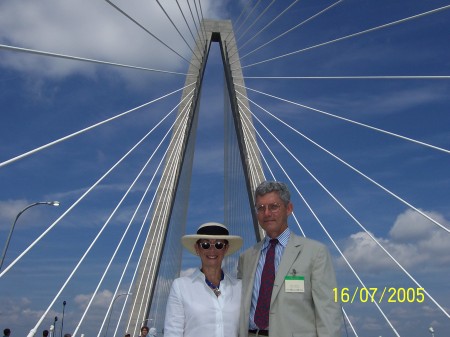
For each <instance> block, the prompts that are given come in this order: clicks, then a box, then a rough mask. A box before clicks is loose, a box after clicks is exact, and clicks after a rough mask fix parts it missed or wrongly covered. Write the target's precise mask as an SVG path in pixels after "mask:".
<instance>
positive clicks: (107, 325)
mask: <svg viewBox="0 0 450 337" xmlns="http://www.w3.org/2000/svg"><path fill="white" fill-rule="evenodd" d="M124 295H126V296H128V295H133V294H132V293H123V294H119V295H117V296H116V297H115V298H114V300H113V301H112V304H111V311H110V312H109V317H108V324H106V330H105V337H106V335H107V334H108V328H109V321H110V320H111V314H112V312H113V308H114V303H115V302H116V300H117V299H118V298H119V297H120V296H124Z"/></svg>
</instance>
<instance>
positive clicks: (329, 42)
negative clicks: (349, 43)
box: [233, 5, 450, 70]
mask: <svg viewBox="0 0 450 337" xmlns="http://www.w3.org/2000/svg"><path fill="white" fill-rule="evenodd" d="M449 8H450V5H447V6H443V7H440V8H436V9H433V10H430V11H427V12H424V13H420V14H417V15H413V16H409V17H407V18H404V19H401V20H397V21H393V22H389V23H386V24H384V25H381V26H377V27H373V28H369V29H366V30H363V31H361V32H358V33H354V34H350V35H346V36H343V37H340V38H337V39H334V40H331V41H327V42H323V43H319V44H316V45H314V46H310V47H306V48H303V49H299V50H295V51H293V52H290V53H287V54H283V55H279V56H275V57H272V58H269V59H266V60H262V61H259V62H256V63H252V64H249V65H246V66H241V68H242V69H243V68H248V67H253V66H255V65H258V64H262V63H266V62H270V61H274V60H278V59H280V58H284V57H287V56H291V55H295V54H299V53H302V52H304V51H307V50H311V49H314V48H318V47H322V46H326V45H329V44H332V43H335V42H339V41H343V40H346V39H349V38H352V37H356V36H360V35H363V34H367V33H370V32H373V31H376V30H380V29H384V28H387V27H391V26H394V25H397V24H400V23H404V22H407V21H409V20H414V19H418V18H421V17H423V16H426V15H430V14H435V13H437V12H440V11H443V10H446V9H449ZM233 70H235V69H233Z"/></svg>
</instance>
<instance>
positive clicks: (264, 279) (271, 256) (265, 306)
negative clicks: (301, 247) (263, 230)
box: [254, 239, 278, 330]
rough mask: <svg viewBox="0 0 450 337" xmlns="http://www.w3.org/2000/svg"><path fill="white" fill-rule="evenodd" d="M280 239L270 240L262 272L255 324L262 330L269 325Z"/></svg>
mask: <svg viewBox="0 0 450 337" xmlns="http://www.w3.org/2000/svg"><path fill="white" fill-rule="evenodd" d="M277 243H278V240H277V239H272V240H270V247H269V250H268V251H267V254H266V261H265V262H264V268H263V271H262V274H261V286H260V288H259V295H258V303H257V304H256V311H255V319H254V320H255V324H256V325H257V326H258V328H259V329H260V330H266V329H267V327H268V326H269V309H270V298H271V297H272V289H273V283H274V281H275V246H276V245H277Z"/></svg>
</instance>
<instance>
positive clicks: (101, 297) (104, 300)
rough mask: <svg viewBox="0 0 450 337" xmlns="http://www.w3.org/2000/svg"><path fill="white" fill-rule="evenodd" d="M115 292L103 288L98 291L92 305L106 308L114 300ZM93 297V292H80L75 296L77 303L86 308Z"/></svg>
mask: <svg viewBox="0 0 450 337" xmlns="http://www.w3.org/2000/svg"><path fill="white" fill-rule="evenodd" d="M112 296H113V293H112V292H111V291H110V290H107V289H106V290H103V291H100V292H98V293H97V295H96V296H95V298H94V300H93V301H92V306H96V307H101V308H106V307H108V305H109V303H110V302H111V300H112ZM91 298H92V294H80V295H77V296H75V303H76V304H77V305H79V306H80V308H83V309H85V308H86V307H87V305H88V303H89V301H90V300H91Z"/></svg>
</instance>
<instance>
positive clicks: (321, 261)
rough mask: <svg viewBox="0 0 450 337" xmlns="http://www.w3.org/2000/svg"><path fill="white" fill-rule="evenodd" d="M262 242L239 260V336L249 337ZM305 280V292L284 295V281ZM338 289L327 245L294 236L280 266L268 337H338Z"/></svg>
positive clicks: (272, 301)
mask: <svg viewBox="0 0 450 337" xmlns="http://www.w3.org/2000/svg"><path fill="white" fill-rule="evenodd" d="M261 246H262V241H261V242H258V243H257V244H256V245H254V246H253V247H251V248H249V249H247V250H246V251H245V252H244V253H242V255H241V256H240V258H239V264H238V278H239V279H242V299H241V315H240V316H241V318H240V323H239V336H240V337H247V336H248V322H249V316H250V306H251V299H252V291H253V283H254V279H255V271H256V266H257V264H258V259H259V255H260V253H261ZM293 274H296V275H297V276H304V278H305V281H304V285H305V291H304V292H302V293H298V292H285V277H286V276H291V275H293ZM335 287H337V284H336V277H335V273H334V269H333V265H332V261H331V256H330V254H329V252H328V249H327V248H326V247H325V245H323V244H321V243H319V242H317V241H314V240H310V239H306V238H303V237H300V236H297V235H295V234H294V233H292V232H291V234H290V237H289V241H288V244H287V246H286V248H285V250H284V253H283V256H282V258H281V261H280V265H279V266H278V271H277V273H276V276H275V283H274V287H273V291H272V298H271V302H270V315H269V336H273V337H293V336H298V337H300V336H301V337H339V336H341V322H342V315H341V309H340V305H339V303H336V302H335V301H334V297H333V288H335Z"/></svg>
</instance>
